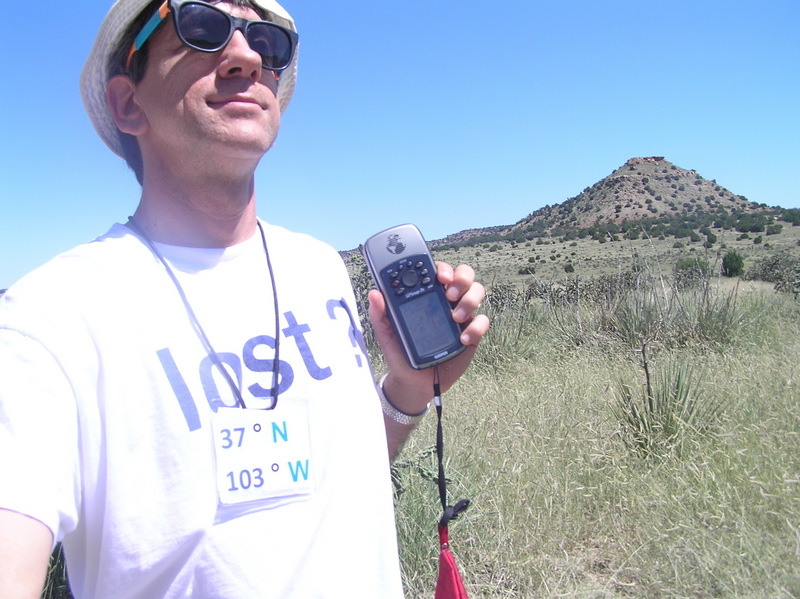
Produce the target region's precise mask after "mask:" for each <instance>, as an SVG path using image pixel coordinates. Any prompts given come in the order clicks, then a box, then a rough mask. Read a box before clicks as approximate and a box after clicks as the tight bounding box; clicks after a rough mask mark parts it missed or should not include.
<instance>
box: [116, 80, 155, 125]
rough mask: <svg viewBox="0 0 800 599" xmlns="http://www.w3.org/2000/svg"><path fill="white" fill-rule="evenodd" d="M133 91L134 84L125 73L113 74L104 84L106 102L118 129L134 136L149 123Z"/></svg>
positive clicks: (134, 88) (134, 90) (134, 89)
mask: <svg viewBox="0 0 800 599" xmlns="http://www.w3.org/2000/svg"><path fill="white" fill-rule="evenodd" d="M135 92H136V86H135V84H134V83H133V80H132V79H131V78H130V77H128V76H127V75H115V76H114V77H112V78H111V80H110V81H109V82H108V85H107V86H106V103H107V104H108V109H109V110H110V111H111V116H112V117H113V118H114V122H115V123H116V124H117V127H119V130H120V131H122V132H123V133H129V134H130V135H134V136H135V135H141V134H142V133H144V132H145V131H146V130H147V126H148V124H149V123H148V121H147V116H146V115H145V114H144V111H143V110H142V107H141V106H139V103H138V102H137V101H136V96H135Z"/></svg>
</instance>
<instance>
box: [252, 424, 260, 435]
mask: <svg viewBox="0 0 800 599" xmlns="http://www.w3.org/2000/svg"><path fill="white" fill-rule="evenodd" d="M253 430H254V431H256V432H257V433H260V432H261V425H260V424H259V423H258V422H256V423H255V424H254V425H253Z"/></svg>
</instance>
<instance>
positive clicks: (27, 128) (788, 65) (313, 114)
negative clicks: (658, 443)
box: [0, 0, 800, 288]
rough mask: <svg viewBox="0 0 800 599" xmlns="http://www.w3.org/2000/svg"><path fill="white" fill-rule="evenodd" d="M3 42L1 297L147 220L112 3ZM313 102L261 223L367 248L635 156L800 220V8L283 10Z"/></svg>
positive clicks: (621, 3)
mask: <svg viewBox="0 0 800 599" xmlns="http://www.w3.org/2000/svg"><path fill="white" fill-rule="evenodd" d="M36 6H37V8H38V10H39V11H41V12H42V13H43V15H45V16H43V17H42V18H40V19H33V18H28V17H27V16H26V17H24V18H23V13H24V12H26V11H19V10H17V11H16V12H15V14H16V15H17V16H16V17H15V18H14V19H6V20H3V23H2V25H0V28H2V36H0V55H2V56H3V57H4V59H5V60H3V61H2V63H0V75H1V76H2V80H3V81H4V85H3V93H2V94H0V130H1V131H2V143H0V239H1V240H2V251H0V288H4V287H8V286H9V285H10V284H11V283H13V281H15V280H16V279H17V278H19V277H20V276H22V275H23V274H24V273H25V272H27V271H28V270H31V269H32V268H34V267H36V266H38V265H40V264H42V263H44V262H45V261H47V260H48V259H49V258H50V257H52V256H54V255H55V254H57V253H59V252H61V251H64V250H67V249H69V248H70V247H72V246H74V245H77V244H79V243H82V242H85V241H88V240H91V239H93V238H94V237H96V236H97V235H100V234H102V233H103V232H105V231H106V230H107V229H108V227H109V226H110V225H111V224H112V223H113V222H116V221H124V220H125V219H126V218H127V216H128V215H129V214H131V213H132V212H133V211H134V209H135V207H136V203H137V200H138V196H139V188H138V185H137V184H136V181H135V179H134V177H133V175H132V174H131V173H130V172H129V171H128V170H127V167H126V166H125V165H124V163H123V162H122V161H121V160H120V159H119V158H117V157H116V156H114V155H113V154H112V153H111V152H110V151H109V150H107V149H106V147H105V146H104V145H103V143H102V142H101V141H100V139H99V138H98V137H97V135H96V134H95V133H94V130H93V129H92V126H91V124H90V123H89V120H88V117H86V115H85V113H84V110H83V106H82V104H81V100H80V95H79V93H78V87H77V82H78V76H79V74H80V71H81V69H82V67H83V62H84V60H85V59H86V56H87V55H88V53H89V49H90V47H91V44H92V42H93V40H94V36H95V34H96V32H97V29H98V27H99V24H100V22H101V21H102V18H103V16H104V15H105V12H106V11H107V9H108V7H109V6H110V2H109V1H108V0H84V1H82V2H63V1H62V2H51V0H44V2H41V3H38V4H37V5H36ZM284 6H285V7H286V8H287V10H289V11H290V12H291V13H292V15H293V16H294V17H295V20H296V21H297V23H298V27H299V30H300V36H301V50H300V71H299V77H298V87H297V91H296V93H295V96H294V99H293V101H292V104H291V105H290V107H289V109H288V111H287V112H286V114H285V115H284V121H283V125H282V130H281V134H280V136H279V138H278V142H277V145H276V146H275V148H273V150H272V151H270V152H269V154H268V155H267V156H266V157H265V158H264V160H263V161H262V163H261V165H260V167H259V171H258V173H257V183H256V189H257V196H258V203H259V215H260V216H261V217H262V218H265V219H266V220H268V221H270V222H273V223H276V224H280V225H283V226H285V227H287V228H290V229H293V230H297V231H303V232H306V233H310V234H312V235H314V236H316V237H318V238H320V239H322V240H324V241H327V242H328V243H330V244H331V245H333V246H334V247H335V248H336V249H340V250H342V249H351V248H353V247H356V246H357V245H358V244H359V243H361V242H363V241H364V240H365V239H366V238H367V237H369V236H370V235H372V234H373V233H375V232H377V231H379V230H381V229H383V228H386V227H389V226H392V225H395V224H400V223H404V222H413V223H416V224H417V225H418V226H419V227H420V229H421V230H422V232H423V233H424V234H425V236H426V237H428V238H429V239H435V238H439V237H443V236H445V235H447V234H449V233H454V232H457V231H460V230H462V229H466V228H471V227H485V226H490V225H504V224H511V223H513V222H516V221H518V220H520V219H521V218H523V217H525V216H527V215H528V214H529V213H531V212H533V211H534V210H536V209H538V208H540V207H542V206H544V205H545V204H554V203H559V202H563V201H564V200H566V199H567V198H569V197H572V196H574V195H576V194H578V193H579V192H580V191H581V190H582V189H584V188H585V187H587V186H589V185H591V184H593V183H595V182H596V181H597V180H599V179H600V178H602V177H604V176H606V175H608V174H609V173H610V172H611V171H613V170H614V169H616V168H618V167H619V166H621V165H622V164H624V162H625V161H626V160H627V159H628V158H631V157H634V156H652V155H659V156H665V157H666V158H667V160H669V161H671V162H673V163H675V164H677V165H678V166H680V167H683V168H693V169H696V170H697V171H698V172H699V173H700V174H702V175H703V176H704V177H707V178H710V179H716V180H717V182H718V183H720V184H721V185H723V186H725V187H727V188H728V189H730V190H731V191H733V192H734V193H737V194H741V195H745V196H746V197H747V198H749V199H750V200H753V201H757V202H765V203H767V204H770V205H780V206H784V207H787V208H789V207H800V182H798V173H800V35H799V34H798V31H800V2H799V1H798V0H761V1H760V2H753V1H752V0H750V1H745V0H694V1H692V2H689V1H683V0H676V1H673V2H641V1H635V2H634V1H628V0H606V1H604V2H597V0H585V1H584V0H547V1H536V0H496V1H495V2H477V1H475V0H461V1H459V2H455V1H452V0H446V1H445V0H425V1H422V0H406V1H405V2H402V3H399V2H387V1H385V0H344V1H340V2H310V1H308V0H285V3H284Z"/></svg>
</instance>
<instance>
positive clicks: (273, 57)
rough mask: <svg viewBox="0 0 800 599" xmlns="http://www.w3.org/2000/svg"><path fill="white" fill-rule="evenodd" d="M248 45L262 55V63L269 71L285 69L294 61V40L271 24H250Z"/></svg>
mask: <svg viewBox="0 0 800 599" xmlns="http://www.w3.org/2000/svg"><path fill="white" fill-rule="evenodd" d="M247 43H248V44H250V47H251V48H252V49H253V50H255V51H256V52H258V53H259V54H260V55H261V63H262V64H263V65H264V67H266V68H268V69H283V68H286V67H287V66H288V65H289V61H290V60H291V59H292V40H291V39H290V38H289V35H288V34H287V33H286V32H285V31H284V30H283V29H280V28H278V27H275V26H273V25H270V24H269V23H258V22H256V23H250V25H249V26H248V28H247Z"/></svg>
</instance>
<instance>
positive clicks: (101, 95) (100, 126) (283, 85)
mask: <svg viewBox="0 0 800 599" xmlns="http://www.w3.org/2000/svg"><path fill="white" fill-rule="evenodd" d="M150 1H151V0H117V1H116V2H114V6H112V7H111V10H109V11H108V14H107V15H106V18H105V20H104V21H103V24H102V25H100V31H99V32H98V33H97V39H95V41H94V46H93V47H92V51H91V52H90V53H89V58H88V59H87V60H86V64H85V65H84V67H83V72H82V73H81V80H80V88H81V96H82V97H83V105H84V107H85V108H86V112H87V113H88V114H89V118H90V119H91V121H92V124H93V125H94V128H95V130H96V131H97V133H98V135H100V137H101V138H102V140H103V141H104V142H106V145H107V146H108V147H109V148H111V151H112V152H114V153H115V154H117V155H119V156H122V155H123V154H122V145H121V144H120V141H119V133H118V129H117V125H116V124H115V123H114V119H113V118H112V117H111V112H110V111H109V110H108V105H107V104H106V84H107V83H108V80H109V75H108V60H109V57H110V55H111V53H112V52H113V51H114V49H115V48H116V47H117V45H118V44H119V42H120V39H121V38H122V35H123V34H124V33H125V30H126V29H127V28H128V26H129V25H130V23H131V22H132V21H133V20H134V19H135V18H136V17H137V16H138V15H139V13H141V12H142V10H144V8H145V7H146V6H147V5H148V4H149V3H150ZM252 1H253V3H254V4H257V5H258V6H260V7H261V8H263V9H264V10H266V11H267V12H268V13H269V16H268V18H269V19H270V20H271V21H273V22H275V23H277V24H278V25H281V26H283V27H286V28H287V29H291V30H293V31H297V28H296V27H295V24H294V20H293V19H292V17H291V16H289V13H288V12H286V10H284V8H283V7H282V6H281V5H280V4H278V3H277V2H275V1H274V0H252ZM296 79H297V52H296V51H295V54H294V57H293V58H292V62H291V64H290V65H289V66H288V67H287V68H286V70H284V71H283V72H282V73H281V78H280V82H279V84H278V102H279V103H280V107H281V113H282V112H283V111H284V110H286V107H287V106H288V105H289V101H290V100H291V99H292V93H293V92H294V85H295V80H296Z"/></svg>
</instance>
